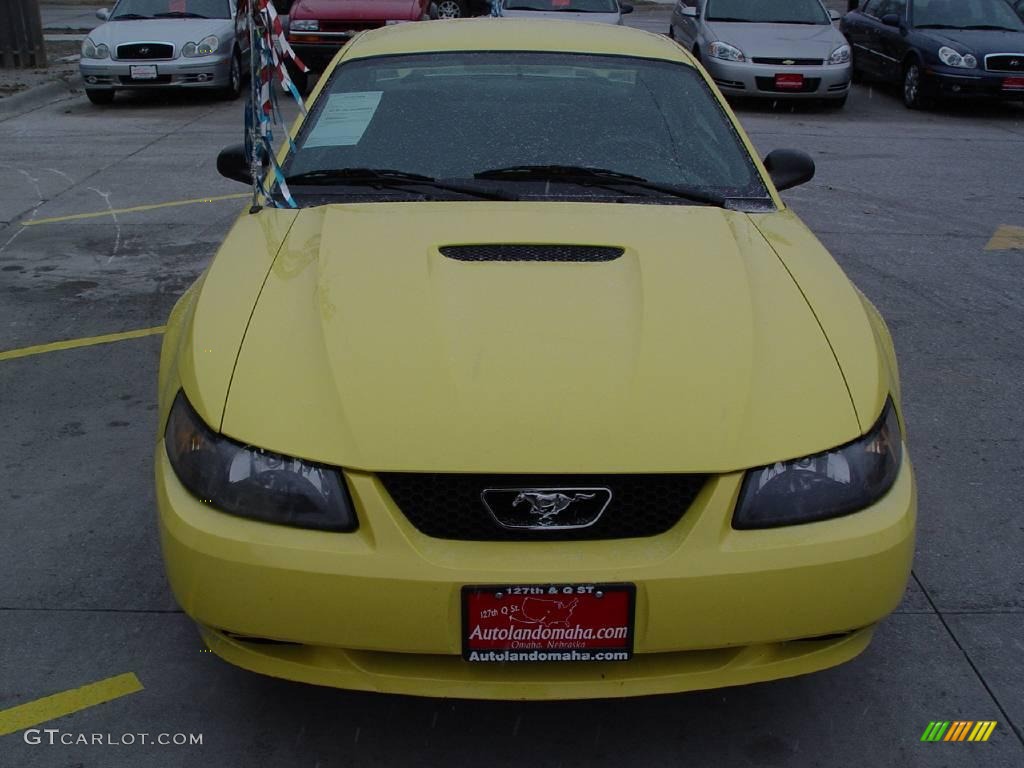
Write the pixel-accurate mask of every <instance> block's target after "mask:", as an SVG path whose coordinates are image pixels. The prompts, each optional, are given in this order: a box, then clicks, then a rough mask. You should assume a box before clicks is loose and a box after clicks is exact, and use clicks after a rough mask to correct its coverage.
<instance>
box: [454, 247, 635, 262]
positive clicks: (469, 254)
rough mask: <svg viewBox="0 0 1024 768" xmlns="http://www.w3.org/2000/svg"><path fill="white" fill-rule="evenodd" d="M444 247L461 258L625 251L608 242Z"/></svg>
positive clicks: (610, 255) (607, 257)
mask: <svg viewBox="0 0 1024 768" xmlns="http://www.w3.org/2000/svg"><path fill="white" fill-rule="evenodd" d="M440 251H441V255H443V256H447V257H448V258H449V259H456V260H458V261H613V260H614V259H617V258H619V256H621V255H622V254H623V250H622V249H621V248H612V247H609V246H604V245H519V244H510V245H444V246H441V248H440Z"/></svg>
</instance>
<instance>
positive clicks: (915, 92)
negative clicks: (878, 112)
mask: <svg viewBox="0 0 1024 768" xmlns="http://www.w3.org/2000/svg"><path fill="white" fill-rule="evenodd" d="M902 85H903V103H904V105H906V107H907V109H928V108H929V107H931V106H932V99H931V96H930V95H929V94H928V93H927V91H926V86H925V83H924V79H923V78H922V76H921V63H920V62H919V61H918V60H917V59H911V60H910V61H908V62H907V63H906V64H905V65H904V66H903V83H902Z"/></svg>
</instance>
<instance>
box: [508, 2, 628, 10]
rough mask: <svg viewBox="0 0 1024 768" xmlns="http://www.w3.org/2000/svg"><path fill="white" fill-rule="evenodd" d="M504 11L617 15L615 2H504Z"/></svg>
mask: <svg viewBox="0 0 1024 768" xmlns="http://www.w3.org/2000/svg"><path fill="white" fill-rule="evenodd" d="M504 7H505V10H506V11H553V12H559V11H563V12H572V13H618V12H619V4H618V2H617V0H505V6H504Z"/></svg>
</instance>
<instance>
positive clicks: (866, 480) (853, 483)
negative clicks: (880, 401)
mask: <svg viewBox="0 0 1024 768" xmlns="http://www.w3.org/2000/svg"><path fill="white" fill-rule="evenodd" d="M902 459H903V435H902V433H901V432H900V425H899V420H898V418H897V416H896V408H895V407H894V406H893V404H892V400H888V401H887V402H886V404H885V408H884V409H883V410H882V415H881V416H880V417H879V419H878V421H877V422H876V423H875V426H874V427H873V428H872V429H871V431H870V432H868V433H867V434H866V435H864V436H863V437H861V438H859V439H857V440H854V441H853V442H852V443H847V444H846V445H843V446H840V447H839V448H835V449H833V450H831V451H825V452H824V453H818V454H815V455H813V456H806V457H804V458H802V459H794V460H792V461H780V462H777V463H775V464H769V465H768V466H765V467H758V468H757V469H751V470H748V471H747V474H746V477H745V478H744V479H743V487H742V488H741V490H740V497H739V502H738V503H737V504H736V512H735V514H734V515H733V519H732V527H733V528H739V529H750V528H776V527H778V526H782V525H796V524H798V523H810V522H814V521H816V520H828V519H829V518H833V517H840V516H842V515H848V514H850V513H852V512H856V511H858V510H861V509H864V508H865V507H869V506H871V505H872V504H874V503H875V502H876V501H878V500H879V499H881V498H882V497H883V496H884V495H885V494H886V493H888V491H889V489H890V488H892V485H893V483H895V482H896V476H897V475H898V474H899V470H900V462H901V461H902Z"/></svg>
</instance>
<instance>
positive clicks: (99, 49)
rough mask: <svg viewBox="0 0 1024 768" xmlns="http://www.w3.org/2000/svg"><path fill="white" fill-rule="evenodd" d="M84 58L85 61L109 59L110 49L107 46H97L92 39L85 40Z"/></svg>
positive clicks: (83, 46) (83, 47) (83, 44)
mask: <svg viewBox="0 0 1024 768" xmlns="http://www.w3.org/2000/svg"><path fill="white" fill-rule="evenodd" d="M82 58H83V59H109V58H110V48H108V47H107V46H106V45H105V44H103V43H100V44H99V45H96V43H94V42H93V41H92V39H91V38H88V37H87V38H85V40H83V41H82Z"/></svg>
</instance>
